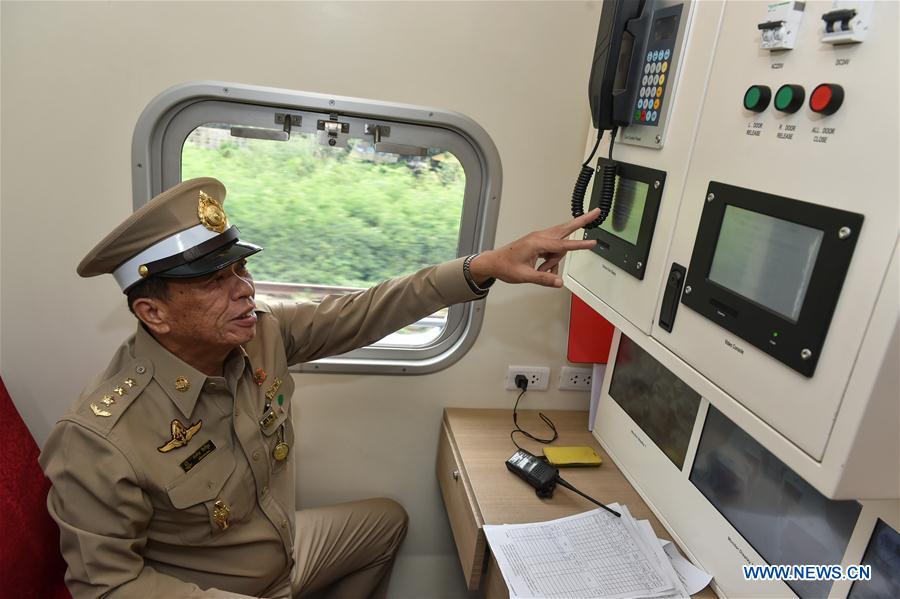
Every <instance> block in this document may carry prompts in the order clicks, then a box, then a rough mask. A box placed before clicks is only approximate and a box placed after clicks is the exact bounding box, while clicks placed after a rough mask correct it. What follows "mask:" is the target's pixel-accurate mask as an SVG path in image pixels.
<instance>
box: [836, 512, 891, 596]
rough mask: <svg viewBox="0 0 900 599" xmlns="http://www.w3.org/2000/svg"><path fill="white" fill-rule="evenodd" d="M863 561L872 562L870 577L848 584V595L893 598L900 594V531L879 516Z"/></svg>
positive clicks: (866, 563)
mask: <svg viewBox="0 0 900 599" xmlns="http://www.w3.org/2000/svg"><path fill="white" fill-rule="evenodd" d="M862 563H863V564H865V565H867V566H872V579H871V580H859V581H856V582H854V583H853V586H852V587H850V594H849V595H847V598H848V599H896V598H897V597H900V533H898V532H897V531H896V530H894V529H893V528H891V527H890V526H888V525H887V524H886V523H885V522H884V521H883V520H878V523H877V524H875V530H874V531H873V532H872V540H871V541H869V546H868V547H867V548H866V553H865V555H863V559H862Z"/></svg>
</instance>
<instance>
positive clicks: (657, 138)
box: [656, 135, 662, 144]
mask: <svg viewBox="0 0 900 599" xmlns="http://www.w3.org/2000/svg"><path fill="white" fill-rule="evenodd" d="M656 143H658V144H661V143H662V136H659V135H657V136H656Z"/></svg>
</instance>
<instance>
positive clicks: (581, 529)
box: [484, 504, 687, 599]
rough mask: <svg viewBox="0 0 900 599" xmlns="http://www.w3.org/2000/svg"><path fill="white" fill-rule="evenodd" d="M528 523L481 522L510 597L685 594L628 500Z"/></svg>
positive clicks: (618, 598)
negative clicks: (627, 504) (628, 505)
mask: <svg viewBox="0 0 900 599" xmlns="http://www.w3.org/2000/svg"><path fill="white" fill-rule="evenodd" d="M610 507H611V508H612V509H614V510H616V511H617V512H620V513H621V514H622V517H621V518H617V517H615V516H613V515H612V514H609V513H608V512H606V511H604V510H601V509H596V510H591V511H590V512H585V513H583V514H577V515H575V516H568V517H566V518H560V519H558V520H551V521H549V522H537V523H534V524H505V525H499V526H494V525H487V524H486V525H485V526H484V532H485V535H486V536H487V540H488V543H489V544H490V547H491V552H492V553H493V555H494V558H495V559H496V560H497V564H498V565H499V566H500V572H501V573H502V574H503V578H504V580H505V581H506V585H507V587H509V596H510V599H515V598H518V597H521V598H540V597H546V598H548V599H549V598H551V597H555V598H559V599H563V598H565V599H575V598H585V599H596V598H608V599H631V598H633V597H660V598H661V597H686V596H687V591H686V589H685V585H684V584H683V583H682V581H681V579H680V578H679V577H678V576H677V574H676V572H675V570H674V569H673V567H672V564H671V563H670V562H669V559H668V557H667V556H666V554H665V552H664V551H663V548H662V545H661V544H660V543H659V541H658V539H657V538H656V535H655V534H654V533H653V529H652V527H651V526H650V524H649V522H646V521H642V522H638V521H636V520H635V519H634V518H633V517H632V516H631V514H630V513H629V512H628V508H626V507H625V506H621V505H618V504H612V505H610Z"/></svg>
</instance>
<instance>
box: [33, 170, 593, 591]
mask: <svg viewBox="0 0 900 599" xmlns="http://www.w3.org/2000/svg"><path fill="white" fill-rule="evenodd" d="M224 199H225V189H224V187H223V186H222V184H221V183H219V182H218V181H216V180H215V179H208V178H204V179H194V180H191V181H186V182H184V183H181V184H179V185H177V186H175V187H173V188H172V189H170V190H168V191H166V192H164V193H162V194H160V195H159V196H157V197H155V198H154V199H153V200H151V201H150V202H149V203H148V204H146V205H145V206H143V207H142V208H140V209H139V210H138V211H136V212H135V213H134V214H133V215H131V216H130V217H129V218H128V219H127V220H126V221H125V222H123V223H122V224H121V225H120V226H119V227H117V228H116V229H115V230H114V231H113V232H112V233H110V234H109V235H108V236H107V237H106V238H105V239H103V240H102V241H101V242H100V243H99V244H98V245H97V246H96V247H95V248H94V249H93V250H92V251H91V252H90V253H89V254H88V255H87V256H86V257H85V258H84V260H82V262H81V264H80V265H79V266H78V273H79V274H80V275H82V276H95V275H99V274H104V273H112V274H113V275H114V276H115V278H116V280H117V282H118V283H119V285H120V286H121V287H122V290H123V291H124V292H125V293H126V294H127V295H128V302H129V308H130V309H131V310H132V312H133V313H134V314H135V316H136V317H137V318H138V319H139V321H140V322H139V324H138V326H137V332H136V333H135V334H134V335H133V336H132V337H130V338H129V339H128V340H126V341H125V343H123V344H122V346H121V347H120V348H119V350H118V351H117V352H116V354H115V356H114V357H113V359H112V361H111V362H110V364H109V366H108V367H107V369H106V370H105V371H104V372H103V373H102V374H101V375H100V376H99V377H98V378H97V379H96V380H95V382H94V383H93V384H92V385H90V386H89V387H88V389H87V390H86V391H85V392H84V393H83V394H82V396H81V397H80V398H79V399H78V401H76V402H75V404H74V405H73V407H72V408H71V409H70V411H69V412H68V413H67V414H66V415H65V416H64V417H63V418H62V419H61V420H60V421H59V422H58V423H57V425H56V427H55V428H54V429H53V432H52V433H51V435H50V438H49V439H48V440H47V443H46V445H45V447H44V450H43V453H42V454H41V464H42V466H43V468H44V470H45V472H46V474H47V476H48V477H49V478H50V480H51V481H52V483H53V487H52V489H51V490H50V494H49V497H48V500H47V503H48V506H49V510H50V513H51V515H52V516H53V517H54V519H55V520H56V521H57V523H58V524H59V527H60V532H61V537H60V545H61V549H62V553H63V556H64V557H65V559H66V561H67V562H68V570H67V573H66V583H67V585H68V586H69V589H70V590H71V591H72V594H73V595H74V596H75V597H76V598H81V597H98V596H108V597H167V598H168V597H243V596H254V597H291V596H300V595H302V594H306V593H310V592H314V591H319V590H323V591H325V592H326V593H327V594H328V595H329V596H333V597H352V598H356V597H369V596H383V595H384V592H385V589H386V588H387V582H388V578H389V574H390V569H391V566H392V562H393V558H394V555H395V554H396V551H397V549H398V547H399V545H400V542H401V541H402V540H403V536H404V535H405V533H406V522H407V516H406V512H405V511H404V510H403V508H402V507H401V506H400V505H399V504H397V503H396V502H394V501H392V500H389V499H373V500H369V501H359V502H353V503H348V504H342V505H337V506H331V507H325V508H317V509H309V510H302V511H300V512H295V510H294V505H295V502H294V489H295V486H294V463H293V456H294V453H293V452H292V451H291V448H292V446H293V444H294V430H293V425H292V423H291V395H292V393H293V390H294V382H293V380H292V378H291V376H290V373H289V372H288V367H289V366H290V365H292V364H297V363H300V362H306V361H309V360H315V359H318V358H323V357H325V356H329V355H334V354H339V353H343V352H346V351H349V350H352V349H354V348H358V347H363V346H365V345H368V344H370V343H372V342H374V341H375V340H377V339H380V338H382V337H384V336H385V335H387V334H388V333H390V332H392V331H395V330H397V329H399V328H401V327H403V326H406V325H407V324H409V323H412V322H415V321H416V320H418V319H420V318H422V317H424V316H426V315H428V314H431V313H433V312H434V311H436V310H438V309H439V308H442V307H445V306H448V305H451V304H455V303H459V302H465V301H470V300H473V299H476V298H479V297H483V295H484V294H486V293H487V287H489V286H490V284H491V283H492V282H493V279H494V278H499V279H501V280H504V281H507V282H535V283H539V284H544V285H548V286H555V287H559V286H560V285H561V281H560V279H559V277H558V276H557V275H556V269H557V265H558V263H559V261H560V259H561V258H562V256H563V255H564V254H565V253H566V252H567V251H569V250H573V249H581V248H586V247H590V246H591V245H592V244H593V242H591V241H568V240H565V239H563V238H564V237H566V236H568V235H569V234H570V233H571V232H572V231H574V230H576V229H577V228H580V227H581V226H582V225H584V224H586V223H588V222H590V220H592V219H593V218H596V213H595V212H594V213H590V214H588V215H586V216H584V217H582V218H580V219H576V220H574V221H571V222H570V223H567V224H565V225H559V226H558V227H553V228H551V229H547V230H545V231H539V232H536V233H532V234H530V235H528V236H526V237H524V238H522V239H520V240H518V241H516V242H513V243H512V244H509V245H508V246H505V247H503V248H500V249H499V250H494V251H488V252H484V253H482V254H480V255H477V256H470V257H468V258H465V259H458V260H454V261H451V262H447V263H444V264H440V265H438V266H432V267H429V268H425V269H423V270H421V271H419V272H417V273H415V274H413V275H410V276H406V277H402V278H398V279H393V280H390V281H386V282H384V283H381V284H379V285H377V286H375V287H373V288H372V289H369V290H366V291H362V292H359V293H354V294H350V295H344V296H330V297H327V298H325V299H324V300H323V301H322V302H321V303H318V304H314V303H301V304H289V305H278V306H271V307H270V306H265V305H263V304H260V303H256V302H255V300H254V292H255V290H254V287H253V282H252V279H251V277H250V274H249V272H248V270H247V267H246V258H247V257H248V256H250V255H252V254H254V253H256V252H258V251H260V250H261V249H262V248H260V247H258V246H255V245H253V244H250V243H246V242H243V241H240V240H239V239H238V231H237V228H236V227H233V226H229V223H228V218H227V215H226V214H225V211H224V208H223V203H224ZM540 258H543V259H544V262H543V264H542V265H541V266H540V267H538V268H537V269H536V268H535V263H536V262H537V261H538V259H540Z"/></svg>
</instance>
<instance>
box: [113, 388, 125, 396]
mask: <svg viewBox="0 0 900 599" xmlns="http://www.w3.org/2000/svg"><path fill="white" fill-rule="evenodd" d="M113 391H115V392H116V393H118V394H119V397H122V396H123V395H125V394H126V393H128V391H126V390H125V388H124V387H114V388H113Z"/></svg>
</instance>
